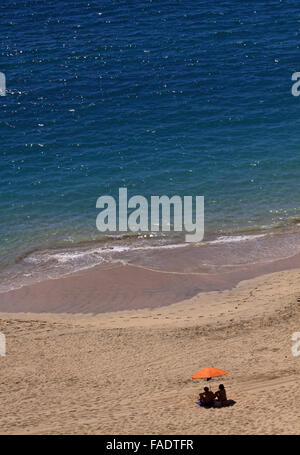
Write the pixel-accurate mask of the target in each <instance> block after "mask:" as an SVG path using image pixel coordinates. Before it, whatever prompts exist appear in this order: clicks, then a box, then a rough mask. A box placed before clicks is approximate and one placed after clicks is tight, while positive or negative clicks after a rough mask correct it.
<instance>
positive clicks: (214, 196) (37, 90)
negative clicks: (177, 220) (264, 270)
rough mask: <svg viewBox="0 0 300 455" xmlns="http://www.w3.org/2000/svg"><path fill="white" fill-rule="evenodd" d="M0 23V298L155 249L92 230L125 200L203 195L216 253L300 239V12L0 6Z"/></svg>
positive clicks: (93, 4) (294, 7) (178, 5)
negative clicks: (109, 206) (110, 199)
mask: <svg viewBox="0 0 300 455" xmlns="http://www.w3.org/2000/svg"><path fill="white" fill-rule="evenodd" d="M0 21H1V32H2V33H1V65H0V71H1V72H2V73H4V74H5V76H6V89H7V92H6V96H1V97H0V103H1V110H0V116H1V118H0V122H1V123H0V136H1V149H0V156H1V168H0V192H1V199H0V220H1V226H0V272H1V276H2V284H3V283H5V286H7V285H8V283H10V285H11V284H12V282H14V283H16V281H17V280H18V279H19V280H20V279H21V278H22V279H24V277H28V278H30V277H32V276H33V274H34V270H36V269H38V270H39V274H41V273H42V272H43V273H45V274H46V276H52V275H53V274H55V273H56V274H59V273H61V272H68V271H71V270H74V269H76V267H79V268H80V267H88V266H91V265H94V264H96V263H100V262H101V261H103V260H104V259H103V257H104V256H103V254H102V253H103V251H104V250H105V248H106V250H105V251H107V248H108V249H110V250H111V249H113V248H116V241H117V250H118V254H120V251H126V252H127V253H128V250H130V248H131V247H133V246H132V245H133V243H134V248H141V249H142V248H144V247H145V242H148V243H147V245H146V246H147V247H149V244H150V243H151V242H150V237H147V238H145V237H143V236H137V237H136V239H135V240H134V242H133V241H132V239H130V240H128V238H127V237H126V236H125V237H126V238H123V239H122V238H118V239H117V240H112V239H111V240H109V239H107V237H105V239H103V235H102V234H101V233H100V232H99V231H98V230H97V229H96V217H97V214H98V212H99V210H97V209H96V200H97V198H98V197H99V196H101V195H113V196H117V194H118V189H119V188H120V187H126V188H127V189H128V193H129V196H131V195H136V194H139V195H143V196H145V197H150V196H151V195H163V194H166V195H168V196H173V195H180V196H184V195H192V196H196V195H203V196H204V197H205V239H213V240H212V241H214V242H219V243H222V242H226V239H227V242H229V243H234V245H236V244H237V243H238V242H240V241H241V242H242V241H243V240H245V241H250V240H249V236H252V235H253V239H254V238H259V239H260V238H261V236H267V237H268V236H273V235H275V234H276V232H280V235H281V234H282V232H286V233H288V234H287V235H288V236H293V235H294V234H295V233H297V232H298V231H297V229H298V228H297V226H298V224H299V223H300V196H299V175H300V98H298V97H295V96H292V93H291V88H292V84H293V82H292V80H291V77H292V74H293V73H294V72H297V71H300V59H299V55H300V10H299V2H297V1H296V0H285V1H281V0H276V1H275V0H268V1H262V0H259V1H258V0H257V1H256V0H254V1H243V2H239V1H234V0H227V1H222V0H220V1H216V2H214V1H203V0H199V1H197V2H192V1H191V0H184V1H175V0H174V1H163V2H158V1H146V0H140V1H138V2H134V1H129V0H127V1H125V0H118V1H113V0H101V1H92V0H89V1H88V0H77V1H72V0H71V1H70V0H68V1H67V0H57V1H56V2H49V1H43V0H31V1H27V0H18V1H9V0H3V1H2V2H1V5H0ZM268 238H269V237H268ZM287 238H288V240H287ZM284 239H285V240H284V241H280V242H279V243H280V244H281V246H282V245H283V246H282V248H283V249H284V251H285V252H286V251H287V249H288V248H290V254H292V252H295V251H296V250H297V248H298V245H299V242H298V240H299V238H298V237H297V240H296V238H294V237H293V238H292V237H284ZM293 239H294V240H293ZM152 240H153V243H152V244H151V245H153V247H160V246H163V245H167V246H168V247H170V244H172V242H173V240H172V236H165V237H163V239H162V238H160V239H156V240H155V239H152ZM101 242H102V243H101ZM103 242H104V244H105V247H103V246H102V247H101V245H103ZM109 242H111V244H109V245H108V243H109ZM143 242H144V243H143ZM155 242H156V243H155ZM174 243H175V244H176V241H175V240H174ZM258 249H259V250H261V247H259V248H258ZM250 250H251V248H248V251H250ZM235 251H236V250H235ZM297 251H298V250H297ZM234 257H236V252H235V253H234ZM82 258H84V259H82ZM237 262H238V261H237ZM225 263H226V260H225V259H224V264H225ZM66 264H67V265H66ZM60 267H62V268H60ZM36 273H37V272H36ZM51 273H52V275H51ZM39 277H40V275H39ZM3 286H4V285H3ZM5 286H4V287H5ZM0 287H1V286H0ZM4 287H3V289H4ZM5 289H6V288H5Z"/></svg>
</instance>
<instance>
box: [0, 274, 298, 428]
mask: <svg viewBox="0 0 300 455" xmlns="http://www.w3.org/2000/svg"><path fill="white" fill-rule="evenodd" d="M89 273H90V274H92V275H90V276H92V277H93V279H94V280H96V276H97V273H98V274H99V280H101V278H100V275H101V274H100V272H99V271H98V272H97V269H93V270H91V271H89ZM70 279H73V283H74V282H75V281H76V277H75V278H74V277H73V278H70ZM74 280H75V281H74ZM173 280H176V276H174V277H173ZM56 284H57V283H55V280H49V281H48V282H47V283H44V284H43V283H42V284H39V285H38V286H42V285H43V286H45V285H46V286H47V287H46V289H47V290H48V291H47V292H48V293H44V294H41V292H40V291H41V289H40V288H39V287H37V288H35V292H36V295H37V296H39V298H40V307H39V306H38V305H37V304H36V301H35V304H36V306H35V308H34V312H33V306H32V307H31V309H30V308H29V307H26V313H24V312H23V313H20V312H16V313H11V312H10V313H7V312H2V313H1V328H0V330H1V331H2V332H3V333H4V334H5V335H6V341H7V355H6V357H1V358H0V361H1V366H2V368H1V372H2V374H1V415H0V433H1V434H294V433H296V434H299V432H300V431H299V430H300V413H299V405H300V401H299V393H298V389H299V372H300V357H294V356H293V355H292V352H291V348H292V345H293V344H294V342H293V341H292V339H291V337H292V334H293V333H294V332H298V331H300V303H299V302H298V301H297V299H299V298H300V270H299V269H295V270H288V271H281V272H275V273H271V274H266V275H263V276H260V277H256V278H254V279H251V280H248V281H243V282H240V283H239V284H237V285H236V287H234V288H233V289H231V290H223V291H218V292H216V291H214V292H206V293H205V292H204V293H200V294H199V293H198V294H196V295H194V296H192V297H191V298H189V299H185V300H183V299H182V301H181V302H176V303H173V304H170V305H168V306H163V307H152V308H150V307H148V308H142V309H139V310H137V309H132V310H124V311H115V312H106V313H100V314H95V312H94V311H90V314H89V312H88V310H87V308H88V301H87V300H85V301H82V309H83V311H82V312H81V311H80V305H79V304H78V305H75V307H74V308H75V310H74V309H73V313H76V314H71V313H72V311H71V308H69V310H68V311H66V308H65V309H64V310H65V311H64V312H62V307H59V306H58V305H57V306H56V303H55V301H54V300H53V299H52V302H53V303H52V306H51V305H50V303H49V302H50V300H51V296H53V295H56V294H55V292H57V290H56V291H54V289H55V285H56ZM59 286H60V287H59V293H60V295H63V292H64V288H63V286H62V285H61V284H60V285H59ZM188 286H189V281H188V282H187V283H186V289H188ZM51 289H52V292H53V293H54V294H51ZM89 289H90V292H92V291H93V286H92V285H91V286H90V288H89ZM44 290H45V288H44ZM150 291H151V290H149V293H150ZM19 292H22V293H23V294H22V295H23V297H24V296H25V297H26V292H28V293H29V294H30V295H33V294H32V293H33V290H32V289H30V290H28V289H26V287H24V288H22V289H21V290H19ZM66 292H68V298H70V291H69V290H67V291H66ZM76 292H77V288H76V286H74V289H73V294H72V295H73V296H74V299H75V300H76V301H79V300H80V299H78V295H76ZM184 292H185V291H184ZM8 294H9V295H6V294H2V295H1V309H2V310H3V309H6V311H7V305H8V304H9V301H10V299H12V298H14V299H16V294H10V293H8ZM115 294H116V295H117V292H116V293H115ZM43 296H46V297H45V299H46V300H47V305H46V304H45V302H44V300H43ZM25 297H24V299H25ZM99 300H101V295H99ZM102 300H103V301H105V296H102ZM25 301H27V300H26V299H25ZM19 302H20V303H19V305H21V303H22V301H21V300H20V301H19ZM16 305H17V304H15V306H14V305H13V304H12V307H11V308H12V309H11V310H10V311H16V308H17V310H19V308H20V307H18V306H16ZM47 309H48V312H47ZM93 309H94V308H93ZM106 311H107V309H106ZM80 313H82V314H80ZM83 313H85V314H83ZM92 313H93V314H92ZM206 366H215V367H218V368H222V369H224V370H226V371H228V373H229V374H228V375H227V376H225V377H224V378H222V381H221V382H223V383H224V385H225V386H226V388H227V393H228V396H229V398H232V399H234V400H235V401H236V404H235V405H234V406H233V407H231V408H223V409H202V408H199V407H198V406H197V405H195V403H194V402H195V401H196V399H197V396H198V393H199V392H200V391H201V390H202V388H203V387H204V386H205V385H206V384H207V383H205V382H204V381H195V380H193V379H192V378H191V376H192V375H193V374H194V373H195V372H196V371H197V370H198V369H200V368H203V367H206ZM219 383H220V381H219V380H214V381H211V382H210V385H211V386H212V388H213V389H214V388H215V389H216V388H217V386H218V384H219Z"/></svg>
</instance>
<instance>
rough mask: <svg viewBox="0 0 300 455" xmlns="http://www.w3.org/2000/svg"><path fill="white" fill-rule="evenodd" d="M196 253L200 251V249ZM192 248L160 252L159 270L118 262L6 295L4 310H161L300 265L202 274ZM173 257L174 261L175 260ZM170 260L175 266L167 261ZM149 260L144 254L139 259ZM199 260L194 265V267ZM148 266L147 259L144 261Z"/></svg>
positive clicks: (277, 263) (294, 260) (0, 302)
mask: <svg viewBox="0 0 300 455" xmlns="http://www.w3.org/2000/svg"><path fill="white" fill-rule="evenodd" d="M193 251H196V250H195V249H194V250H193ZM190 253H191V250H190V249H188V248H183V249H182V250H181V251H178V250H176V251H166V252H160V258H159V259H160V262H159V265H156V268H154V266H153V263H151V265H149V266H147V265H144V264H143V263H142V264H139V263H137V260H136V262H135V263H127V264H124V265H123V264H122V263H120V262H119V263H118V262H116V263H115V264H112V265H110V266H109V267H108V268H107V269H105V268H104V267H103V266H100V267H99V266H95V267H93V268H91V269H88V270H83V271H80V272H76V273H73V274H70V275H66V276H64V277H60V278H55V279H48V280H44V281H41V282H39V283H34V284H31V285H28V286H23V287H21V288H20V289H15V290H12V291H9V292H4V293H0V311H2V312H12V313H14V312H32V313H44V312H46V313H83V314H84V313H91V314H97V313H104V312H112V311H121V310H133V309H142V308H156V307H160V306H165V305H170V304H172V303H176V302H180V301H182V300H186V299H189V298H191V297H193V296H195V295H197V294H199V293H201V292H209V291H222V290H226V289H233V288H234V286H236V285H237V284H238V283H239V282H240V281H243V280H247V279H251V278H254V277H257V276H261V275H264V274H268V273H272V272H277V271H281V270H289V269H294V268H297V267H300V254H297V255H295V256H293V257H290V258H287V259H278V260H274V261H271V262H267V263H260V264H245V265H240V266H239V267H227V270H228V271H224V269H223V268H220V269H219V270H217V272H212V271H210V272H202V271H201V265H198V262H197V260H199V258H198V257H197V255H196V254H195V253H194V258H193V256H191V257H190V260H189V254H190ZM172 255H173V256H174V257H172ZM167 258H168V259H169V262H167ZM138 259H139V260H140V262H143V259H144V258H143V256H141V257H138ZM193 260H194V264H193ZM144 262H145V261H144Z"/></svg>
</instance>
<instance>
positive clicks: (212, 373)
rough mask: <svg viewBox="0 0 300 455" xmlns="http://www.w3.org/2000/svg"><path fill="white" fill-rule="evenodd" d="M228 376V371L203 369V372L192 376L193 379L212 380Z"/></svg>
mask: <svg viewBox="0 0 300 455" xmlns="http://www.w3.org/2000/svg"><path fill="white" fill-rule="evenodd" d="M225 374H227V371H224V370H220V369H219V368H213V367H208V368H203V369H202V370H199V371H197V373H195V374H194V376H192V378H193V379H210V378H216V377H218V376H224V375H225Z"/></svg>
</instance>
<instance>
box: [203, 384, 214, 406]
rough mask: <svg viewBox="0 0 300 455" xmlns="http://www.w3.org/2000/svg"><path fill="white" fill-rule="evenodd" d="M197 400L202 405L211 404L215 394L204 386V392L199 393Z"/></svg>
mask: <svg viewBox="0 0 300 455" xmlns="http://www.w3.org/2000/svg"><path fill="white" fill-rule="evenodd" d="M199 400H200V402H201V403H203V405H204V406H211V405H212V404H213V403H214V401H215V394H214V392H212V391H211V390H209V388H208V387H204V392H202V393H200V395H199Z"/></svg>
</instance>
